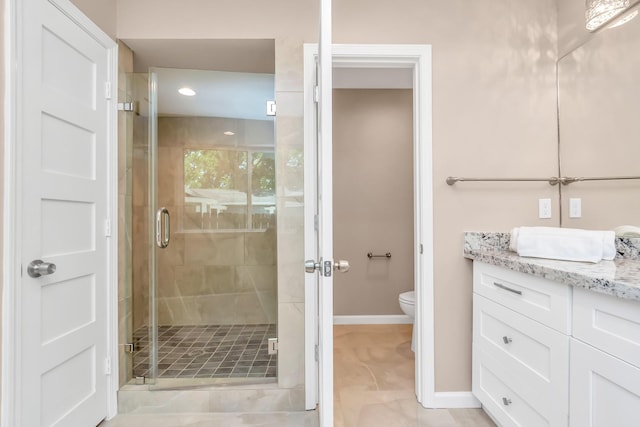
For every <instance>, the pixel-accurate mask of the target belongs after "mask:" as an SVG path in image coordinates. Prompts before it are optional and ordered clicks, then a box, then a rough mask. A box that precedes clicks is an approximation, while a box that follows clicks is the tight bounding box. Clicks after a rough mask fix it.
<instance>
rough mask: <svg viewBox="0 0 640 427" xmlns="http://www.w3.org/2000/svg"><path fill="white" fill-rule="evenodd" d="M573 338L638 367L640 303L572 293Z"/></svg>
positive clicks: (583, 291) (593, 294) (590, 294)
mask: <svg viewBox="0 0 640 427" xmlns="http://www.w3.org/2000/svg"><path fill="white" fill-rule="evenodd" d="M573 292H574V293H573V336H574V337H576V338H578V339H580V340H582V341H584V342H586V343H589V344H591V345H593V346H594V347H597V348H600V349H602V350H604V351H606V352H607V353H609V354H612V355H614V356H617V357H619V358H621V359H622V360H624V361H626V362H629V363H631V364H632V365H634V366H637V367H640V303H639V302H637V301H630V300H624V299H620V298H616V297H612V296H610V295H603V294H599V293H596V292H593V291H589V290H586V289H579V288H576V289H574V291H573Z"/></svg>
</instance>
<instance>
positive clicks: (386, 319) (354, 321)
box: [333, 314, 413, 325]
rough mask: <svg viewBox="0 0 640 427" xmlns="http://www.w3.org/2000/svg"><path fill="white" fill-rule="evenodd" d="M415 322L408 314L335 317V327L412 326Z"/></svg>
mask: <svg viewBox="0 0 640 427" xmlns="http://www.w3.org/2000/svg"><path fill="white" fill-rule="evenodd" d="M412 323H413V320H411V318H410V317H409V316H407V315H406V314H385V315H371V316H333V324H334V325H410V324H412Z"/></svg>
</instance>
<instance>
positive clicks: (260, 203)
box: [182, 149, 276, 231]
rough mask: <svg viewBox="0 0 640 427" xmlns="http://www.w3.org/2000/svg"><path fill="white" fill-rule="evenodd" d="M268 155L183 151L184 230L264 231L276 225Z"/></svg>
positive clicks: (272, 164)
mask: <svg viewBox="0 0 640 427" xmlns="http://www.w3.org/2000/svg"><path fill="white" fill-rule="evenodd" d="M275 200H276V198H275V156H274V153H273V152H270V151H253V150H230V149H203V150H193V149H187V150H185V151H184V216H183V218H184V219H183V224H182V226H183V229H184V230H202V231H215V230H221V231H230V230H242V231H245V230H255V231H258V230H266V229H267V228H269V227H270V226H274V225H275V210H276V207H275Z"/></svg>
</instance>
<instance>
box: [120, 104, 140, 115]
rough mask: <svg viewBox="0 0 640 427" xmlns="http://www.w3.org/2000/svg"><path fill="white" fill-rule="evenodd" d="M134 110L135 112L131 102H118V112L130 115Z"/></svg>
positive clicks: (134, 106)
mask: <svg viewBox="0 0 640 427" xmlns="http://www.w3.org/2000/svg"><path fill="white" fill-rule="evenodd" d="M135 110H136V105H135V103H133V102H118V111H124V112H127V113H132V112H134V111H135Z"/></svg>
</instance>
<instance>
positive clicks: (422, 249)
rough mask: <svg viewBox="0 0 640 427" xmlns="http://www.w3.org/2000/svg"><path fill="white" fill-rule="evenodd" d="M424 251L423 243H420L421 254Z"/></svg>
mask: <svg viewBox="0 0 640 427" xmlns="http://www.w3.org/2000/svg"><path fill="white" fill-rule="evenodd" d="M423 252H424V248H423V247H422V243H420V254H421V255H422V253H423Z"/></svg>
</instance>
